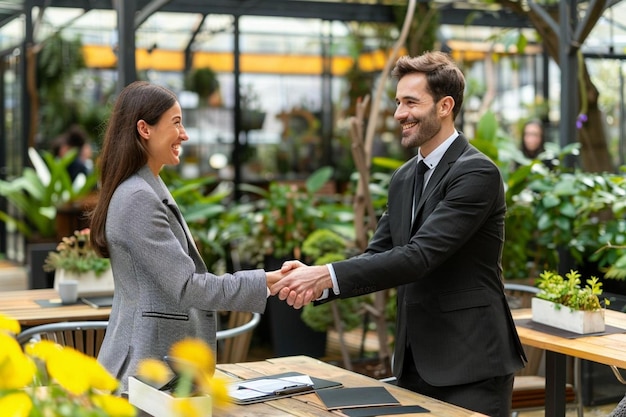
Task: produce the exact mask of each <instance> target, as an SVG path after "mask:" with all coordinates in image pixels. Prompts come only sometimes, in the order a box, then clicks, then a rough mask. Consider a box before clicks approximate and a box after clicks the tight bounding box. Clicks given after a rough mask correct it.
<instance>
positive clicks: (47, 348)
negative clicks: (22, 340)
mask: <svg viewBox="0 0 626 417" xmlns="http://www.w3.org/2000/svg"><path fill="white" fill-rule="evenodd" d="M61 349H63V347H62V346H61V345H57V344H56V343H54V342H52V341H50V340H41V341H39V342H35V343H28V344H27V345H26V346H24V351H25V352H26V354H27V355H28V356H32V357H35V358H38V359H41V360H42V361H44V362H45V361H46V360H48V358H49V357H50V356H51V355H54V354H56V353H58V352H59V351H60V350H61Z"/></svg>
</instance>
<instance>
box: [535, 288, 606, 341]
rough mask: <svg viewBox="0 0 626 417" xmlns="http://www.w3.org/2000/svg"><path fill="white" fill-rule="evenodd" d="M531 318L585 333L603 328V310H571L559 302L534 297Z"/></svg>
mask: <svg viewBox="0 0 626 417" xmlns="http://www.w3.org/2000/svg"><path fill="white" fill-rule="evenodd" d="M531 301H532V306H531V307H532V319H533V321H534V322H537V323H541V324H546V325H548V326H552V327H557V328H559V329H563V330H568V331H570V332H574V333H579V334H587V333H599V332H603V331H604V329H605V323H604V310H603V309H602V310H594V311H582V310H572V309H571V308H570V307H566V306H564V305H561V304H555V303H553V302H552V301H548V300H543V299H541V298H537V297H534V298H533V299H532V300H531Z"/></svg>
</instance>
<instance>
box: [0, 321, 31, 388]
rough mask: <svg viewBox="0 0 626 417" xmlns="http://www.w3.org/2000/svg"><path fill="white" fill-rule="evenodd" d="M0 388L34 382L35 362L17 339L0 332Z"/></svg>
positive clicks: (15, 386)
mask: <svg viewBox="0 0 626 417" xmlns="http://www.w3.org/2000/svg"><path fill="white" fill-rule="evenodd" d="M0 346H2V349H0V390H1V389H15V388H23V387H25V386H27V385H28V384H30V383H31V382H33V378H34V376H35V371H36V367H35V363H34V362H33V361H32V359H31V358H29V357H28V356H26V355H24V352H22V348H21V347H20V345H19V344H18V343H17V340H15V338H14V337H13V336H10V335H9V334H8V333H3V332H0Z"/></svg>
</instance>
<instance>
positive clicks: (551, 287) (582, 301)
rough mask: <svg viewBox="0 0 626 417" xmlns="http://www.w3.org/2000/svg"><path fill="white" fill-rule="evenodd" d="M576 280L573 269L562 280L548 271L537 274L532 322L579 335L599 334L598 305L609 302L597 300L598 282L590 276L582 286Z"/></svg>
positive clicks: (601, 325)
mask: <svg viewBox="0 0 626 417" xmlns="http://www.w3.org/2000/svg"><path fill="white" fill-rule="evenodd" d="M580 278H581V275H580V274H579V273H578V271H574V270H571V271H570V272H568V273H566V274H565V278H563V277H562V276H561V275H559V274H558V273H556V272H552V271H544V272H543V273H542V274H540V275H539V278H538V279H537V287H538V288H539V289H540V291H539V292H538V293H537V295H536V296H535V297H533V299H532V305H531V309H532V318H533V321H535V322H538V323H543V324H547V325H549V326H553V327H558V328H561V329H564V330H569V331H572V332H575V333H580V334H586V333H597V332H603V331H604V329H605V324H604V307H603V305H602V304H604V306H606V305H608V304H609V300H607V299H605V300H603V301H601V300H600V297H599V296H600V295H601V294H602V283H601V282H600V281H599V280H598V278H597V277H591V278H589V279H587V280H586V285H584V286H583V285H582V284H581V279H580Z"/></svg>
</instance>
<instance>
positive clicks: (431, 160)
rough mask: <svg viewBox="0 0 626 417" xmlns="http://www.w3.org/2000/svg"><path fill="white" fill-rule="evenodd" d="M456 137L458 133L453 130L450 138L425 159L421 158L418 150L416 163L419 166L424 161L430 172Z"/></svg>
mask: <svg viewBox="0 0 626 417" xmlns="http://www.w3.org/2000/svg"><path fill="white" fill-rule="evenodd" d="M458 136H459V132H458V131H457V130H456V129H455V130H454V132H453V133H452V134H451V135H450V137H448V139H446V140H445V141H443V143H442V144H441V145H439V146H437V148H435V150H434V151H432V152H431V153H430V154H429V155H428V156H427V157H426V158H424V157H422V154H421V153H420V152H419V150H418V152H417V163H418V164H419V162H420V161H421V160H424V163H425V164H426V165H428V168H429V169H430V170H431V171H432V170H433V169H434V168H435V167H436V166H437V164H439V161H441V158H443V155H444V154H445V153H446V151H447V150H448V148H449V147H450V145H452V142H454V139H456V138H457V137H458Z"/></svg>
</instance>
